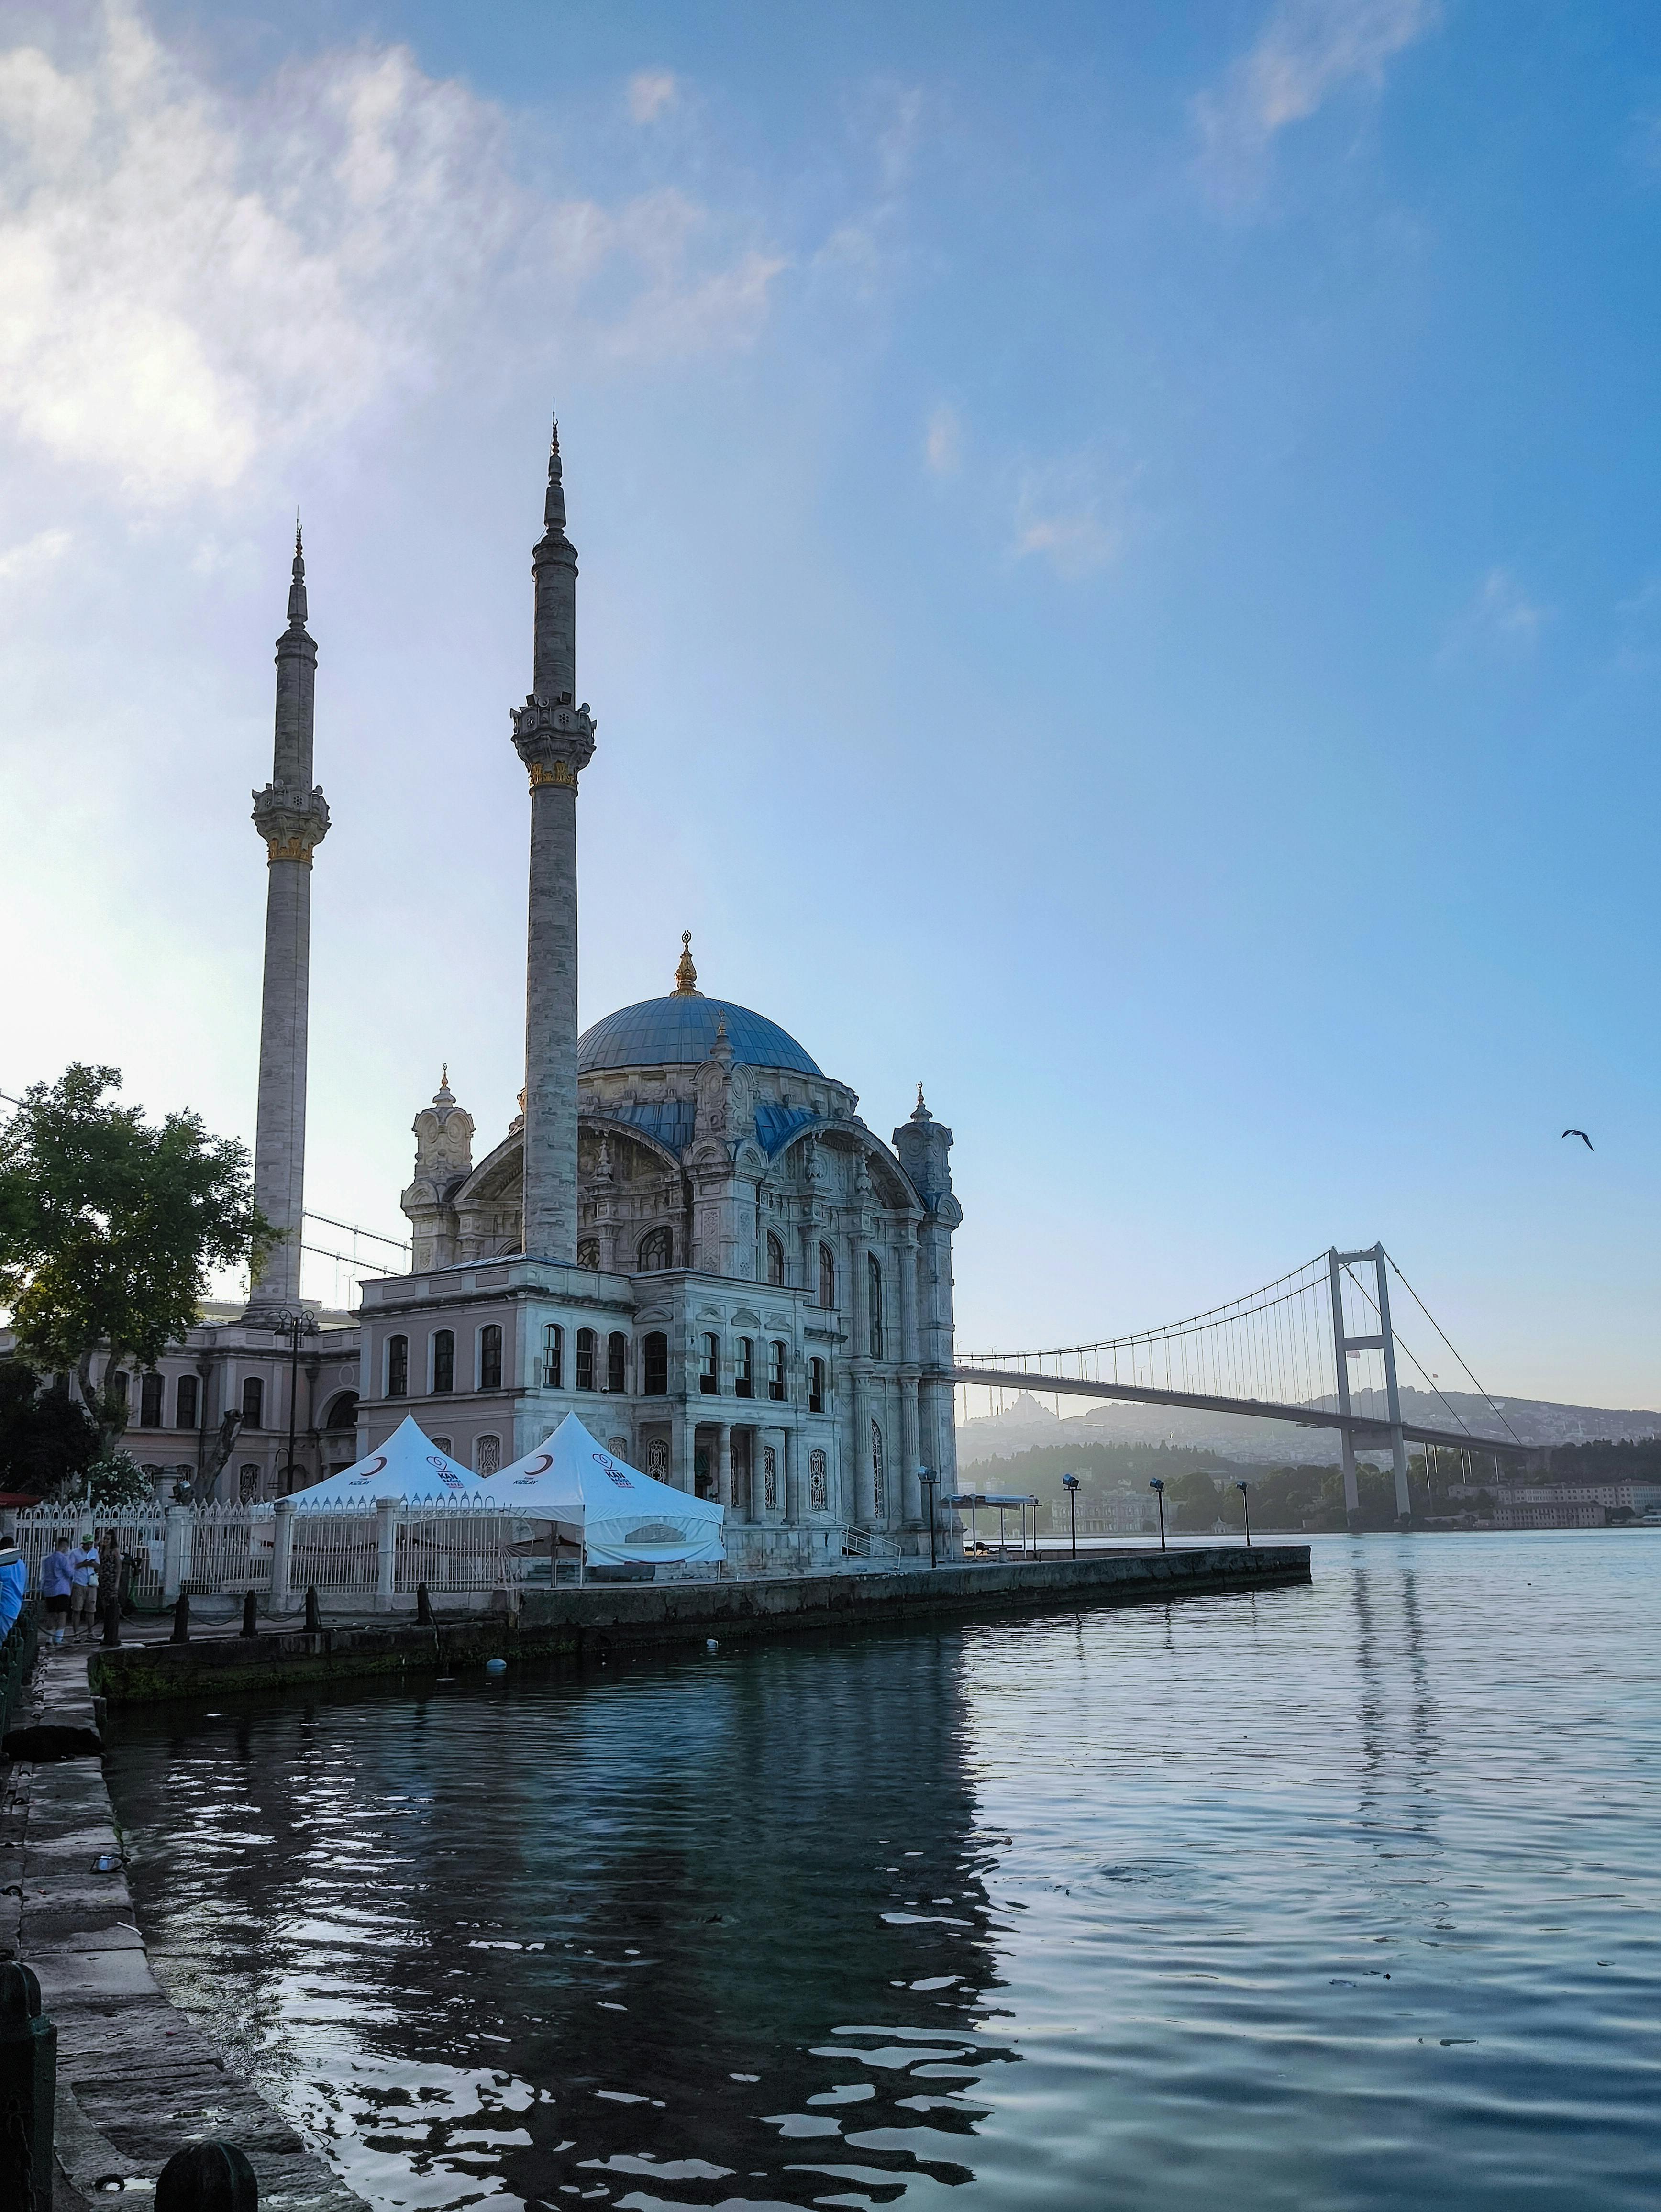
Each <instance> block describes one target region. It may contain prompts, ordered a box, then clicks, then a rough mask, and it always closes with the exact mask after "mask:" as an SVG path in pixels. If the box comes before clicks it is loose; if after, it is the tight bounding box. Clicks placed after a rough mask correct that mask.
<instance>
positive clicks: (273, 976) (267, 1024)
mask: <svg viewBox="0 0 1661 2212" xmlns="http://www.w3.org/2000/svg"><path fill="white" fill-rule="evenodd" d="M306 620H307V609H306V559H305V554H304V551H303V550H302V548H301V537H300V520H299V517H298V516H296V517H295V535H294V567H293V568H292V569H291V570H290V572H289V626H288V628H287V629H285V630H284V631H283V635H282V636H281V637H279V638H278V640H277V726H276V738H275V742H274V744H273V746H272V759H271V781H270V782H269V783H268V784H267V785H266V786H265V789H264V790H263V791H257V792H255V793H254V795H253V822H254V827H255V829H258V830H259V834H260V836H262V837H263V838H264V839H265V857H266V861H267V864H268V868H267V875H266V885H265V988H264V992H263V994H262V997H261V1001H260V1010H259V1105H258V1108H257V1110H256V1115H255V1122H254V1166H253V1188H254V1200H255V1203H256V1204H257V1205H258V1206H259V1210H260V1212H262V1213H263V1214H264V1215H265V1218H266V1220H267V1221H269V1222H270V1223H271V1225H272V1227H273V1228H274V1229H275V1230H276V1231H277V1243H276V1244H275V1245H273V1247H272V1248H271V1252H270V1253H269V1254H268V1255H267V1257H266V1260H265V1266H264V1267H263V1268H262V1270H261V1272H260V1274H259V1279H258V1280H257V1281H256V1282H255V1284H254V1285H253V1287H252V1291H251V1293H250V1295H249V1300H248V1309H247V1312H246V1315H245V1316H244V1318H245V1319H246V1320H248V1321H252V1322H259V1321H271V1320H273V1319H274V1318H275V1317H276V1316H277V1315H278V1314H280V1313H284V1312H292V1311H295V1310H297V1308H298V1306H299V1303H300V1223H301V1211H302V1209H303V1206H304V1204H305V1183H306V1059H307V1027H308V1023H309V1016H310V999H311V953H312V855H313V853H314V852H315V851H316V850H317V848H318V847H319V845H320V844H321V843H322V842H323V840H324V838H325V837H326V836H327V835H328V832H329V808H328V804H327V801H326V799H324V796H323V793H322V792H321V790H320V789H319V787H317V786H316V785H315V784H314V783H313V781H312V737H313V714H314V710H315V707H316V696H317V646H316V642H315V641H314V640H313V638H312V637H311V635H309V633H308V632H307V628H306Z"/></svg>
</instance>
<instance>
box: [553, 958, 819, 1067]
mask: <svg viewBox="0 0 1661 2212" xmlns="http://www.w3.org/2000/svg"><path fill="white" fill-rule="evenodd" d="M681 943H682V947H683V950H682V952H681V960H680V966H679V968H678V969H677V971H676V975H675V988H674V989H673V991H672V992H671V993H670V994H669V996H668V997H667V998H666V999H642V1000H641V1001H640V1003H639V1005H638V1006H619V1007H618V1011H617V1012H616V1013H614V1014H607V1015H606V1016H605V1018H604V1019H603V1020H600V1021H598V1022H596V1023H594V1024H593V1027H592V1028H589V1029H586V1030H584V1031H583V1032H582V1035H581V1036H580V1037H579V1038H578V1039H577V1073H578V1074H579V1075H593V1074H597V1073H599V1071H600V1070H601V1069H602V1068H608V1067H686V1066H696V1065H697V1062H698V1061H700V1060H707V1059H708V1058H709V1048H710V1046H711V1045H712V1044H714V1042H715V1031H716V1030H717V1028H718V1026H719V1025H720V1024H721V1021H722V1020H723V1018H724V1019H725V1021H726V1024H727V1042H728V1043H729V1044H730V1045H731V1046H732V1048H733V1060H734V1061H735V1062H737V1063H739V1064H740V1065H742V1066H747V1067H782V1068H787V1069H788V1070H789V1071H790V1073H792V1074H794V1075H822V1074H823V1073H824V1071H823V1069H821V1068H820V1067H819V1066H818V1065H817V1064H816V1063H815V1062H814V1061H813V1060H812V1059H811V1058H810V1057H809V1056H808V1054H806V1053H805V1052H804V1051H803V1050H802V1048H801V1047H800V1045H799V1044H798V1043H797V1042H796V1040H795V1039H794V1037H793V1036H791V1035H790V1034H789V1033H788V1030H782V1029H781V1028H780V1027H779V1025H778V1024H777V1023H776V1022H770V1021H769V1020H768V1018H767V1017H766V1015H765V1014H757V1013H752V1012H751V1010H750V1008H749V1007H748V1006H734V1005H733V1003H732V1001H731V1000H728V999H708V998H705V996H704V995H703V992H701V991H700V990H699V989H698V988H697V969H696V968H694V967H693V965H692V955H691V933H690V932H689V933H685V934H684V935H683V937H682V939H681Z"/></svg>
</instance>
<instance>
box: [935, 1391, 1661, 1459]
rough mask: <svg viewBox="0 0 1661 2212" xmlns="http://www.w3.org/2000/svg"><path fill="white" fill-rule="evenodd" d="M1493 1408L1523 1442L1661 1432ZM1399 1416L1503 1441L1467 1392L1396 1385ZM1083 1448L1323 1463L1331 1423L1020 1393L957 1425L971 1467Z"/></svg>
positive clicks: (1650, 1423) (1482, 1404)
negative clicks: (1067, 1412)
mask: <svg viewBox="0 0 1661 2212" xmlns="http://www.w3.org/2000/svg"><path fill="white" fill-rule="evenodd" d="M1063 1402H1065V1401H1063ZM1077 1402H1078V1401H1076V1400H1075V1401H1074V1403H1075V1404H1076V1403H1077ZM1315 1402H1316V1404H1317V1405H1318V1406H1320V1407H1323V1409H1324V1410H1326V1411H1328V1412H1335V1411H1336V1410H1337V1401H1336V1399H1335V1398H1324V1399H1317V1401H1315ZM1494 1404H1495V1406H1497V1407H1499V1408H1500V1411H1501V1412H1502V1413H1504V1415H1505V1418H1506V1421H1507V1422H1509V1423H1510V1425H1511V1427H1512V1431H1514V1432H1515V1434H1516V1436H1517V1438H1518V1442H1519V1443H1525V1444H1545V1445H1561V1444H1580V1443H1620V1442H1627V1441H1635V1440H1638V1439H1640V1438H1643V1437H1661V1413H1645V1412H1635V1411H1632V1410H1630V1409H1627V1410H1622V1409H1620V1408H1616V1407H1605V1406H1560V1405H1557V1404H1555V1403H1554V1402H1553V1401H1550V1400H1549V1399H1543V1398H1499V1399H1496V1400H1495V1401H1494ZM1354 1406H1355V1410H1356V1411H1357V1413H1369V1414H1372V1415H1374V1416H1376V1417H1377V1418H1378V1419H1383V1418H1384V1395H1383V1393H1382V1392H1381V1391H1373V1390H1358V1391H1357V1392H1356V1394H1355V1399H1354ZM1456 1415H1457V1417H1458V1419H1455V1418H1454V1417H1455V1416H1456ZM1402 1416H1403V1418H1404V1419H1407V1420H1409V1421H1411V1422H1414V1423H1415V1424H1417V1425H1420V1426H1421V1427H1424V1428H1436V1429H1451V1430H1456V1431H1457V1428H1458V1426H1459V1422H1460V1421H1461V1420H1463V1422H1464V1423H1465V1424H1466V1425H1467V1426H1468V1427H1469V1429H1470V1431H1471V1432H1472V1434H1473V1435H1474V1436H1477V1437H1481V1436H1487V1435H1495V1436H1499V1437H1502V1438H1503V1437H1505V1435H1506V1431H1505V1429H1504V1428H1503V1427H1501V1426H1500V1425H1499V1424H1498V1423H1497V1422H1496V1420H1495V1418H1494V1413H1492V1412H1490V1410H1489V1408H1488V1404H1487V1402H1486V1401H1485V1400H1483V1399H1481V1398H1478V1397H1476V1396H1475V1395H1473V1394H1471V1393H1469V1392H1465V1391H1458V1390H1450V1391H1449V1392H1448V1393H1447V1395H1446V1396H1445V1398H1436V1397H1433V1396H1431V1395H1430V1394H1429V1393H1428V1392H1427V1391H1423V1390H1408V1389H1404V1390H1403V1391H1402ZM1086 1444H1108V1445H1115V1444H1126V1445H1128V1444H1143V1445H1146V1444H1167V1445H1171V1446H1176V1447H1180V1448H1181V1449H1183V1450H1186V1451H1190V1452H1214V1453H1216V1454H1217V1455H1218V1456H1219V1457H1220V1458H1222V1459H1226V1460H1228V1461H1231V1462H1243V1463H1244V1464H1248V1465H1250V1464H1257V1465H1262V1466H1276V1467H1282V1466H1287V1465H1290V1464H1307V1465H1310V1466H1323V1465H1325V1464H1327V1463H1328V1462H1331V1461H1333V1460H1335V1458H1336V1457H1337V1455H1338V1454H1337V1437H1336V1434H1335V1431H1333V1430H1331V1429H1305V1428H1299V1427H1297V1426H1295V1425H1293V1423H1291V1422H1289V1421H1259V1420H1254V1419H1250V1417H1249V1416H1246V1415H1244V1414H1238V1413H1189V1412H1187V1411H1185V1410H1183V1409H1182V1408H1180V1407H1164V1406H1139V1405H1134V1404H1126V1403H1123V1402H1121V1401H1116V1400H1113V1399H1104V1400H1101V1401H1098V1403H1096V1404H1094V1405H1092V1406H1091V1407H1090V1409H1089V1411H1088V1412H1087V1413H1079V1414H1076V1415H1071V1416H1068V1417H1066V1418H1063V1419H1057V1418H1056V1415H1055V1414H1054V1413H1051V1412H1050V1408H1049V1407H1048V1406H1045V1405H1043V1404H1041V1403H1040V1401H1038V1400H1037V1398H1034V1397H1032V1396H1031V1395H1029V1394H1027V1393H1026V1392H1023V1393H1022V1394H1021V1395H1020V1396H1019V1397H1018V1398H1017V1399H1015V1401H1013V1404H1011V1405H1009V1406H1007V1407H1005V1409H1004V1411H1003V1412H1002V1413H995V1414H993V1415H991V1416H990V1417H989V1418H988V1419H983V1420H976V1421H970V1422H968V1423H966V1424H965V1425H964V1426H963V1427H961V1428H959V1429H958V1464H959V1465H960V1466H963V1467H977V1466H980V1465H981V1464H982V1463H983V1462H987V1461H991V1460H1000V1459H1011V1458H1013V1456H1014V1455H1016V1454H1017V1453H1019V1452H1026V1451H1032V1450H1036V1449H1042V1448H1043V1447H1044V1446H1048V1445H1055V1446H1063V1447H1065V1446H1074V1447H1077V1446H1081V1445H1086Z"/></svg>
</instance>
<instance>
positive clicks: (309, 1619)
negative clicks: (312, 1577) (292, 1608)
mask: <svg viewBox="0 0 1661 2212" xmlns="http://www.w3.org/2000/svg"><path fill="white" fill-rule="evenodd" d="M322 1626H323V1608H322V1607H321V1606H320V1605H319V1603H318V1601H317V1584H316V1583H308V1584H307V1589H306V1633H307V1636H315V1635H316V1634H317V1633H318V1632H319V1629H320V1628H321V1627H322Z"/></svg>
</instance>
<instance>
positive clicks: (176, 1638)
mask: <svg viewBox="0 0 1661 2212" xmlns="http://www.w3.org/2000/svg"><path fill="white" fill-rule="evenodd" d="M190 1640H191V1601H190V1600H189V1598H187V1597H186V1595H185V1593H184V1591H183V1590H180V1592H179V1596H178V1598H177V1599H176V1601H174V1604H173V1634H172V1636H171V1637H170V1638H168V1641H169V1642H170V1643H173V1644H188V1643H189V1642H190Z"/></svg>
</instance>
